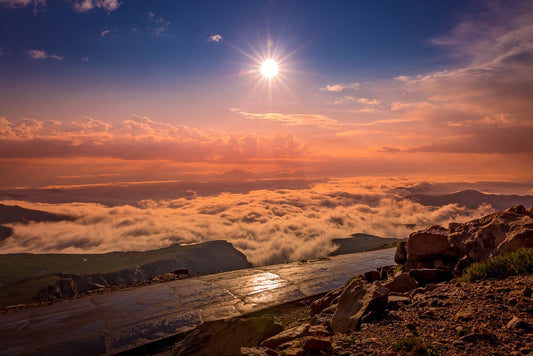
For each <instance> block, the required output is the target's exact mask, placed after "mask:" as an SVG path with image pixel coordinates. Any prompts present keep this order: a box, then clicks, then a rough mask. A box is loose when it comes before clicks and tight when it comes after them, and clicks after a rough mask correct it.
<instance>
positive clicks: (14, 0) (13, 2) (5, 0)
mask: <svg viewBox="0 0 533 356" xmlns="http://www.w3.org/2000/svg"><path fill="white" fill-rule="evenodd" d="M30 5H32V6H33V13H34V14H35V13H38V12H39V11H44V10H46V0H0V6H4V7H8V8H11V9H16V8H23V7H26V6H30Z"/></svg>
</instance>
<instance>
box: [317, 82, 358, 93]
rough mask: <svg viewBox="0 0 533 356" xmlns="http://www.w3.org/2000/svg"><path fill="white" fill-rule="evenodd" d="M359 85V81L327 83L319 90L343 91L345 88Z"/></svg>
mask: <svg viewBox="0 0 533 356" xmlns="http://www.w3.org/2000/svg"><path fill="white" fill-rule="evenodd" d="M360 86H361V84H359V83H351V84H328V85H326V86H325V87H323V88H320V90H325V91H331V92H336V93H338V92H341V91H344V90H346V89H359V87H360Z"/></svg>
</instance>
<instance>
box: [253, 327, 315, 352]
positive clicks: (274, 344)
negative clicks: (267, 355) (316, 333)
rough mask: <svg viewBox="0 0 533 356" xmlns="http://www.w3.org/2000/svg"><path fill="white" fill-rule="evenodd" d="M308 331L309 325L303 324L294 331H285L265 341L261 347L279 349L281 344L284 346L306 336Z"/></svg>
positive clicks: (293, 329)
mask: <svg viewBox="0 0 533 356" xmlns="http://www.w3.org/2000/svg"><path fill="white" fill-rule="evenodd" d="M308 330H309V324H302V325H299V326H297V327H294V328H292V329H287V330H283V331H282V332H280V333H279V334H276V335H274V336H272V337H270V338H268V339H266V340H264V341H263V342H262V343H261V346H264V347H268V348H271V349H277V348H278V346H279V345H281V344H284V343H286V342H288V341H291V340H294V339H298V338H300V337H303V336H306V335H307V332H308Z"/></svg>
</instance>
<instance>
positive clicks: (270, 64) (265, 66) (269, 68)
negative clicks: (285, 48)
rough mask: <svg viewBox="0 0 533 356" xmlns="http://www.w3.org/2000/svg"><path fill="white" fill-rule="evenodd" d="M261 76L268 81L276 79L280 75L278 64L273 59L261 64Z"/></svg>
mask: <svg viewBox="0 0 533 356" xmlns="http://www.w3.org/2000/svg"><path fill="white" fill-rule="evenodd" d="M261 74H262V75H263V77H265V78H267V79H271V78H274V77H275V76H276V74H278V63H276V61H275V60H273V59H267V60H265V61H263V63H261Z"/></svg>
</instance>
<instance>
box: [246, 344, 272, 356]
mask: <svg viewBox="0 0 533 356" xmlns="http://www.w3.org/2000/svg"><path fill="white" fill-rule="evenodd" d="M240 355H242V356H278V355H279V354H278V353H277V352H276V351H274V350H271V349H269V348H268V347H259V346H256V347H241V353H240Z"/></svg>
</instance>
